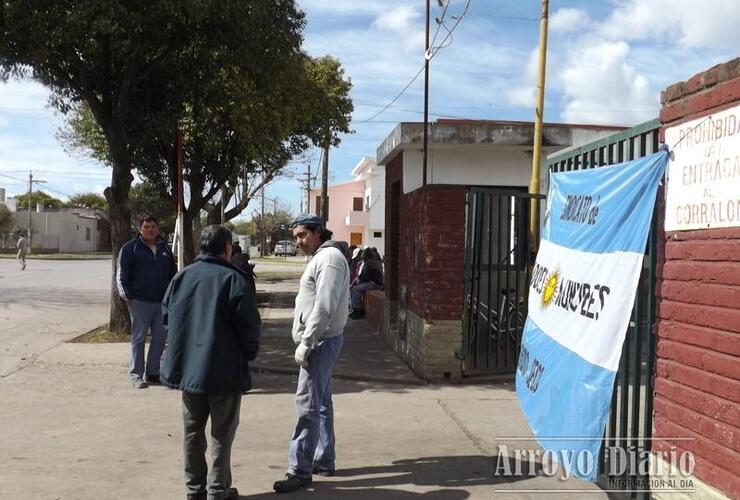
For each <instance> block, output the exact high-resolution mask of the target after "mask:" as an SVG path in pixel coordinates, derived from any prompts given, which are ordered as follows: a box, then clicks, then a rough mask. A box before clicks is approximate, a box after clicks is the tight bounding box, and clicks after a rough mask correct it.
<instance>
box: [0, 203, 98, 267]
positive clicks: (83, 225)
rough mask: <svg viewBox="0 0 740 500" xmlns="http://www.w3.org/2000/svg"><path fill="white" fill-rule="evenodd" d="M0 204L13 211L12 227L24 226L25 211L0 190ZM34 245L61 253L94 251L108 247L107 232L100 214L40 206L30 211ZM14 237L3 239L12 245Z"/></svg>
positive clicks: (26, 217) (6, 244)
mask: <svg viewBox="0 0 740 500" xmlns="http://www.w3.org/2000/svg"><path fill="white" fill-rule="evenodd" d="M0 203H2V204H3V205H5V206H6V207H8V209H9V210H10V211H11V212H12V213H13V220H14V224H13V226H14V228H20V229H26V227H27V225H28V210H26V209H20V210H18V208H17V207H18V204H17V201H16V199H15V198H12V197H10V198H6V197H5V190H4V189H0ZM31 228H32V231H33V234H32V244H33V248H40V249H43V250H56V251H58V252H60V253H62V252H63V253H85V252H97V251H103V250H106V249H108V248H110V242H109V240H110V234H109V230H108V227H107V224H106V223H105V221H104V220H103V218H102V217H101V214H98V213H96V211H94V210H87V209H82V208H61V209H45V208H44V207H43V206H41V205H39V206H37V207H36V210H33V211H32V212H31ZM14 245H15V240H9V239H8V240H7V241H5V246H14Z"/></svg>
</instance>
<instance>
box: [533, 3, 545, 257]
mask: <svg viewBox="0 0 740 500" xmlns="http://www.w3.org/2000/svg"><path fill="white" fill-rule="evenodd" d="M548 3H549V2H548V0H542V13H541V15H540V50H539V64H538V68H539V69H538V75H537V103H536V105H535V106H536V107H535V117H534V148H533V151H532V178H531V180H530V181H529V193H530V194H539V192H540V153H541V149H542V119H543V115H544V106H545V67H546V63H547V17H548ZM537 208H538V205H537V200H536V199H534V198H533V199H532V200H531V201H530V211H529V230H530V233H531V235H532V242H534V243H535V244H537V242H538V240H539V227H540V221H539V210H537Z"/></svg>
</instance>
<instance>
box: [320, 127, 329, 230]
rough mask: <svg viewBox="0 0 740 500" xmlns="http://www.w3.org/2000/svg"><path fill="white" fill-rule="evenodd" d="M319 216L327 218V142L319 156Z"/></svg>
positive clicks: (325, 219)
mask: <svg viewBox="0 0 740 500" xmlns="http://www.w3.org/2000/svg"><path fill="white" fill-rule="evenodd" d="M321 218H322V219H324V223H326V221H328V220H329V143H328V141H327V144H326V145H325V146H324V149H323V151H322V156H321Z"/></svg>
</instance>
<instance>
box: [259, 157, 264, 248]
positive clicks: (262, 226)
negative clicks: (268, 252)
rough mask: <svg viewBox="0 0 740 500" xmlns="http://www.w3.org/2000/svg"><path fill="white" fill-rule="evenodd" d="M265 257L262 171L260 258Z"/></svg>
mask: <svg viewBox="0 0 740 500" xmlns="http://www.w3.org/2000/svg"><path fill="white" fill-rule="evenodd" d="M264 256H265V171H264V170H263V171H262V212H261V215H260V257H264Z"/></svg>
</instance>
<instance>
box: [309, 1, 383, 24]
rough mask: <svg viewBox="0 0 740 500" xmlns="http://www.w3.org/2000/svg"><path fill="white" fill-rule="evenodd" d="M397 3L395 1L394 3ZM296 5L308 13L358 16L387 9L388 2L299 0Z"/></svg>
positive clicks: (378, 12)
mask: <svg viewBox="0 0 740 500" xmlns="http://www.w3.org/2000/svg"><path fill="white" fill-rule="evenodd" d="M395 4H396V5H397V2H396V3H395ZM298 7H299V8H300V9H301V10H303V11H306V12H308V13H309V20H310V14H319V13H320V14H322V15H332V16H340V15H341V16H359V15H373V16H375V15H378V14H380V13H381V12H383V11H386V10H388V2H383V1H379V0H362V1H347V0H339V1H334V2H332V1H329V0H299V2H298Z"/></svg>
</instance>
